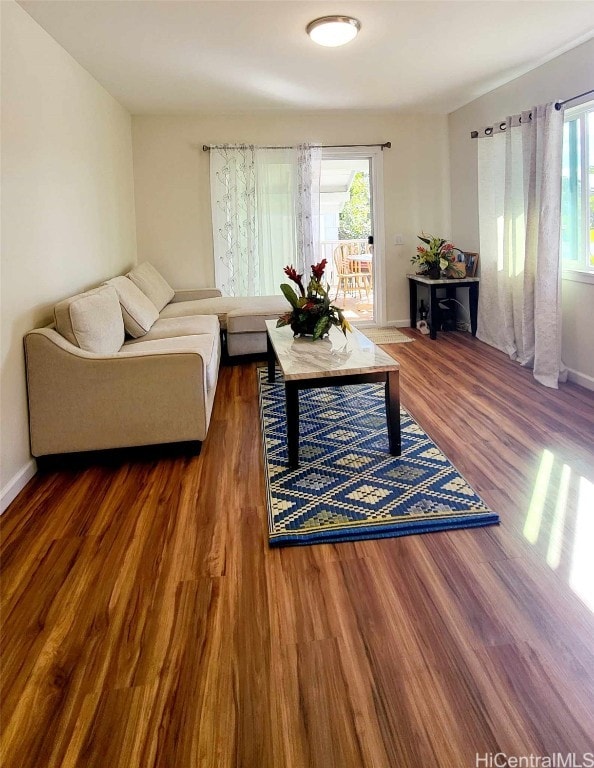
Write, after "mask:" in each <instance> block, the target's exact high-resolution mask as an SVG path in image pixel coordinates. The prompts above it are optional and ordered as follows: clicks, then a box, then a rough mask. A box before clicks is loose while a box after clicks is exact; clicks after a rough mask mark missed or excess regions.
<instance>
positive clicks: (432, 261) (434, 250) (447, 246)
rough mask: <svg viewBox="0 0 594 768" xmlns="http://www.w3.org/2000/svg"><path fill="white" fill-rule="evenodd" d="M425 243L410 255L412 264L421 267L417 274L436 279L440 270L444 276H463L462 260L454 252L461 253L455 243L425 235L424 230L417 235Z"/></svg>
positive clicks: (464, 272) (463, 266) (464, 270)
mask: <svg viewBox="0 0 594 768" xmlns="http://www.w3.org/2000/svg"><path fill="white" fill-rule="evenodd" d="M417 237H418V238H419V240H421V242H423V243H425V245H418V246H417V252H416V253H415V255H414V256H413V257H412V259H411V261H412V263H413V264H416V265H418V266H419V267H421V270H422V271H421V272H419V273H418V274H421V275H426V276H427V277H429V278H431V279H433V280H438V279H439V278H440V277H441V274H442V272H443V273H444V274H445V276H446V277H458V278H460V277H465V276H466V267H465V264H464V262H463V261H458V257H457V256H456V252H458V253H462V251H461V250H460V249H459V248H456V246H455V245H452V243H449V242H448V241H447V240H444V239H443V238H442V237H434V236H433V235H426V234H425V233H424V232H423V233H422V234H420V235H417Z"/></svg>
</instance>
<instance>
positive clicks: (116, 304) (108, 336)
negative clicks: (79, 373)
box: [54, 285, 124, 354]
mask: <svg viewBox="0 0 594 768" xmlns="http://www.w3.org/2000/svg"><path fill="white" fill-rule="evenodd" d="M54 322H55V325H56V330H57V331H58V333H60V334H61V335H62V336H64V338H65V339H67V340H68V341H69V342H70V343H71V344H74V345H75V346H77V347H79V348H80V349H84V350H85V351H86V352H95V353H98V354H113V353H114V352H117V351H118V350H119V349H120V347H121V346H122V344H123V343H124V319H123V317H122V310H121V308H120V301H119V299H118V294H117V293H116V290H115V288H113V286H111V285H102V286H101V287H99V288H95V289H93V290H92V291H86V292H85V293H78V294H77V295H76V296H71V297H70V298H68V299H65V300H64V301H61V302H60V303H59V304H56V306H55V307H54Z"/></svg>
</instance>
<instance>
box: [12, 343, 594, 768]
mask: <svg viewBox="0 0 594 768" xmlns="http://www.w3.org/2000/svg"><path fill="white" fill-rule="evenodd" d="M409 333H411V334H413V335H414V336H415V339H416V340H415V342H414V343H413V344H399V345H393V346H391V347H389V349H390V351H391V353H392V354H393V355H394V356H395V357H396V358H397V359H398V360H399V361H400V362H401V364H402V370H401V388H402V401H403V404H404V405H405V407H407V408H408V409H409V410H410V411H411V412H412V414H413V416H414V417H415V418H416V419H417V420H418V421H419V422H420V423H421V425H422V426H423V427H424V428H425V429H426V430H427V432H428V433H429V434H430V435H431V437H432V438H433V439H434V440H435V441H436V442H437V443H438V444H439V446H440V447H441V448H442V449H443V450H444V452H445V453H446V454H447V456H448V457H449V458H450V459H451V460H452V461H453V462H454V464H456V466H457V467H458V469H459V470H460V471H461V472H462V473H463V474H464V475H465V477H466V478H467V479H468V480H469V482H470V483H471V484H472V485H473V486H474V488H475V489H476V490H477V491H478V492H479V493H480V494H481V495H482V496H483V498H484V499H485V501H486V502H487V503H488V504H489V505H490V506H491V507H492V508H493V509H494V510H495V511H497V512H499V514H500V515H501V519H502V524H501V525H500V526H498V527H491V528H482V529H474V530H459V531H452V532H443V533H434V534H427V535H422V536H409V537H404V538H400V539H385V540H377V541H364V542H355V543H344V544H339V545H320V546H312V547H294V548H284V549H276V550H270V549H268V546H267V536H266V509H265V499H264V484H263V472H262V459H261V446H260V437H259V420H258V405H257V393H256V376H255V365H254V364H250V365H245V366H241V367H235V368H223V369H222V370H221V376H220V382H219V391H218V393H217V400H216V405H215V411H214V416H213V421H212V423H211V428H210V432H209V436H208V439H207V441H206V442H205V443H204V445H203V448H202V453H201V455H200V456H198V457H196V456H194V457H191V456H178V457H173V458H171V457H169V458H161V459H156V460H142V461H131V462H130V463H123V464H120V465H119V466H111V467H110V466H94V467H91V468H88V469H84V470H77V471H63V472H53V473H48V474H45V475H38V476H36V477H35V478H34V480H33V481H32V482H31V483H30V484H29V486H28V487H27V488H26V489H25V490H24V491H23V493H22V494H21V495H20V496H19V497H18V499H17V500H16V501H15V502H14V503H13V504H12V506H11V507H10V508H9V509H8V510H7V512H6V513H5V514H4V516H3V517H2V519H1V528H2V532H1V535H2V541H1V544H2V549H1V556H2V561H1V564H2V646H1V651H2V663H3V668H2V688H3V691H2V695H3V700H2V701H3V705H2V728H3V741H2V749H3V752H2V754H3V763H2V764H3V765H4V766H6V768H9V767H10V768H13V767H15V766H22V767H25V766H26V767H31V768H42V767H45V766H77V767H78V766H80V767H82V766H84V768H91V767H95V766H97V768H99V766H101V768H116V767H118V768H119V767H121V768H124V767H125V768H132V767H138V768H153V767H154V768H196V767H200V768H210V767H212V768H226V767H227V766H241V767H242V768H269V767H270V768H301V767H302V766H303V767H306V766H307V767H311V768H361V767H365V768H368V767H372V766H373V768H388V767H390V768H394V767H403V768H404V767H408V766H410V767H412V768H431V767H432V766H439V768H442V767H444V768H450V767H451V768H465V767H466V766H468V767H469V768H470V767H471V766H475V765H476V764H477V763H476V758H475V754H476V753H479V755H480V756H481V757H484V756H485V753H497V752H505V753H507V754H508V755H529V754H530V753H533V754H535V755H549V754H552V753H557V752H560V753H568V752H575V753H576V754H577V755H578V757H580V756H581V755H582V753H588V752H594V570H593V567H592V563H593V562H594V557H593V553H592V547H593V543H594V541H593V537H592V531H593V524H592V515H593V506H592V496H591V495H590V496H589V497H588V496H587V494H588V493H590V494H591V493H592V485H591V483H592V482H593V481H594V394H593V393H591V392H587V391H586V390H583V389H580V388H578V387H575V386H572V385H566V386H563V387H562V388H561V390H560V391H550V390H546V389H545V388H543V387H541V386H539V385H537V384H536V383H534V382H533V380H532V377H531V373H530V372H529V371H526V370H524V369H522V368H520V367H518V366H516V365H515V364H512V363H510V362H509V361H507V359H506V358H505V357H504V356H503V355H502V354H500V353H499V352H497V351H495V350H493V349H490V348H489V347H486V346H485V345H483V344H481V343H480V342H478V341H476V340H475V339H472V338H471V337H470V336H469V335H468V334H458V333H451V334H444V335H442V334H440V335H439V338H438V340H437V341H433V342H432V341H430V340H429V339H426V338H424V337H421V336H418V335H417V334H416V332H413V331H409ZM564 467H567V469H564ZM535 489H536V490H535ZM564 498H566V504H564V501H563V500H564ZM588 498H589V499H590V501H588ZM482 765H486V763H482Z"/></svg>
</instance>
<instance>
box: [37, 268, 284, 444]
mask: <svg viewBox="0 0 594 768" xmlns="http://www.w3.org/2000/svg"><path fill="white" fill-rule="evenodd" d="M286 308H287V307H286V301H285V300H284V298H283V297H280V296H265V297H257V298H233V297H223V296H221V295H220V292H219V291H218V290H215V289H208V290H186V291H174V290H173V289H172V288H171V287H170V286H169V285H168V284H167V282H166V281H165V280H164V279H163V278H162V277H161V275H160V274H159V273H158V272H157V271H156V270H155V269H154V268H153V267H152V266H151V265H150V264H148V263H146V262H145V263H143V264H140V265H139V266H138V267H135V268H134V269H133V270H132V271H131V272H130V273H129V274H128V275H127V276H121V277H115V278H112V279H111V280H108V281H106V282H105V283H104V284H103V285H101V286H100V287H98V288H96V289H94V290H91V291H87V292H85V293H82V294H78V295H76V296H73V297H70V298H68V299H66V300H65V301H62V302H60V303H59V304H57V305H56V307H55V309H54V323H53V324H52V325H51V326H47V327H45V328H38V329H35V330H33V331H30V332H29V333H28V334H27V335H26V336H25V358H26V368H27V390H28V399H29V421H30V435H31V453H32V454H33V456H36V457H39V456H46V455H49V454H60V453H70V452H80V451H94V450H101V449H106V448H122V447H129V446H140V445H152V444H156V443H172V442H182V441H202V440H204V438H205V437H206V434H207V431H208V426H209V422H210V416H211V412H212V407H213V402H214V396H215V392H216V386H217V378H218V372H219V363H220V359H221V344H222V343H225V342H226V344H227V351H228V354H229V355H230V356H237V355H245V354H251V353H262V352H265V350H266V330H265V325H264V321H265V320H266V319H269V318H274V317H278V316H279V315H280V314H281V313H282V312H285V311H286Z"/></svg>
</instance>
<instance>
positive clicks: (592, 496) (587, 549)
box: [569, 477, 594, 611]
mask: <svg viewBox="0 0 594 768" xmlns="http://www.w3.org/2000/svg"><path fill="white" fill-rule="evenodd" d="M593 546H594V484H593V483H591V482H590V481H589V480H586V478H585V477H580V494H579V501H578V509H577V519H576V525H575V539H574V544H573V552H572V556H571V572H570V575H569V586H570V587H571V588H572V589H573V591H574V592H575V593H576V595H578V597H579V598H581V599H582V600H583V601H584V603H586V605H587V606H588V608H589V609H590V610H591V611H594V556H593V555H594V553H593V552H592V547H593Z"/></svg>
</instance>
